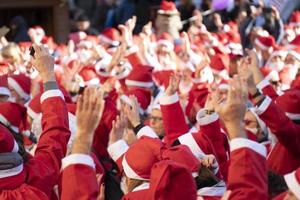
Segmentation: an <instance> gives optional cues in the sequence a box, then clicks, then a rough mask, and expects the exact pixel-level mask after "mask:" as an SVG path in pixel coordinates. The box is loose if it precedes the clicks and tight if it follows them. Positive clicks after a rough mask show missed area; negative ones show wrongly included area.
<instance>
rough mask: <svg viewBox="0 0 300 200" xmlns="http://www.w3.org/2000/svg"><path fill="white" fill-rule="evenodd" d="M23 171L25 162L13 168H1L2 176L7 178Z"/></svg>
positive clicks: (0, 175) (0, 173) (0, 176)
mask: <svg viewBox="0 0 300 200" xmlns="http://www.w3.org/2000/svg"><path fill="white" fill-rule="evenodd" d="M22 171H23V164H20V165H19V166H17V167H14V168H11V169H5V170H0V178H7V177H11V176H16V175H18V174H20V173H21V172H22Z"/></svg>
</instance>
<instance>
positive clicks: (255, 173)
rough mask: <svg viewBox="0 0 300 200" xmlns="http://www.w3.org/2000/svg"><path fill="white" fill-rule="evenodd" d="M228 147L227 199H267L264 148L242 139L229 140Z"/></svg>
mask: <svg viewBox="0 0 300 200" xmlns="http://www.w3.org/2000/svg"><path fill="white" fill-rule="evenodd" d="M230 147H231V155H230V165H229V171H228V190H231V192H232V193H231V195H230V198H229V199H234V200H239V199H241V200H242V199H243V200H244V199H268V182H267V167H266V158H265V157H266V149H265V147H264V146H263V145H261V144H258V143H256V142H254V141H251V140H248V139H243V138H236V139H233V140H231V142H230Z"/></svg>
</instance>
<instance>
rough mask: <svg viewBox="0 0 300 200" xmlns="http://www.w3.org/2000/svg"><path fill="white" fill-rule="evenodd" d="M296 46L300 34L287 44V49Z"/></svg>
mask: <svg viewBox="0 0 300 200" xmlns="http://www.w3.org/2000/svg"><path fill="white" fill-rule="evenodd" d="M297 46H300V35H297V36H296V37H295V38H294V39H293V40H292V41H291V42H290V44H289V45H288V48H289V49H294V48H296V47H297Z"/></svg>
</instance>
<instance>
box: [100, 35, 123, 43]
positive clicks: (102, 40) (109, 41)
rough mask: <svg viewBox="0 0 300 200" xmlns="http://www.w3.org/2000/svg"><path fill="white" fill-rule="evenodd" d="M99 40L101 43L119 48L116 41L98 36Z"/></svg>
mask: <svg viewBox="0 0 300 200" xmlns="http://www.w3.org/2000/svg"><path fill="white" fill-rule="evenodd" d="M100 40H101V42H104V43H107V44H111V45H113V46H119V44H120V42H119V41H117V40H112V39H110V38H108V37H106V36H105V35H101V36H100Z"/></svg>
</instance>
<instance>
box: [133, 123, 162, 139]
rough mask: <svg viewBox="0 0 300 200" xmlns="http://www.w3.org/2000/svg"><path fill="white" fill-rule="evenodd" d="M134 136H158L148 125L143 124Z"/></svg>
mask: <svg viewBox="0 0 300 200" xmlns="http://www.w3.org/2000/svg"><path fill="white" fill-rule="evenodd" d="M136 136H137V138H138V139H139V138H141V137H142V136H148V137H151V138H158V136H157V135H156V133H155V132H154V131H153V130H152V128H150V127H149V126H144V127H143V128H141V129H140V130H139V132H138V133H137V135H136Z"/></svg>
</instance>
